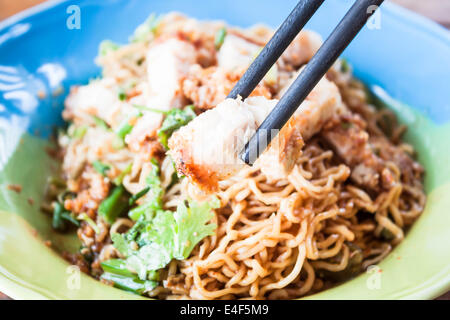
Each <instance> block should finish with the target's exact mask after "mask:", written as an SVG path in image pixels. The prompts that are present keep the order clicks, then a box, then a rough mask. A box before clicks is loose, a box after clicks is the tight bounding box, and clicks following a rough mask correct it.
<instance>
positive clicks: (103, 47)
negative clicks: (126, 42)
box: [98, 40, 120, 56]
mask: <svg viewBox="0 0 450 320" xmlns="http://www.w3.org/2000/svg"><path fill="white" fill-rule="evenodd" d="M119 48H120V45H118V44H117V43H114V42H112V41H111V40H103V41H102V42H100V46H99V48H98V53H99V55H100V56H106V55H107V54H108V53H110V52H112V51H116V50H117V49H119Z"/></svg>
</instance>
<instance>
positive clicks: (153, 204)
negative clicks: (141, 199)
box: [128, 159, 164, 221]
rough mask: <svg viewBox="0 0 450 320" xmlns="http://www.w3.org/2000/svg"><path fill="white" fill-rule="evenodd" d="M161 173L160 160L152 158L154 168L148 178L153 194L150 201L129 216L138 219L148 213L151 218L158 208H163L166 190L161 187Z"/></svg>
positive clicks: (149, 198) (132, 211)
mask: <svg viewBox="0 0 450 320" xmlns="http://www.w3.org/2000/svg"><path fill="white" fill-rule="evenodd" d="M159 173H160V169H159V165H158V162H157V161H156V160H155V159H152V170H151V171H150V173H149V174H148V176H147V178H146V182H147V185H148V187H149V188H150V190H149V191H150V192H151V195H150V196H149V197H148V201H146V202H145V203H144V204H142V205H140V206H138V207H136V208H134V209H133V210H131V211H130V212H129V213H128V216H129V217H130V218H131V219H132V220H134V221H137V220H138V219H139V218H140V217H141V216H142V215H146V216H147V217H148V219H150V217H153V215H154V213H155V212H156V211H157V210H161V209H162V197H163V194H164V190H163V188H162V187H161V179H160V177H159Z"/></svg>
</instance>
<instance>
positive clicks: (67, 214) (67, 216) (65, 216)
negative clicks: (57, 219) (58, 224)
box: [61, 211, 80, 227]
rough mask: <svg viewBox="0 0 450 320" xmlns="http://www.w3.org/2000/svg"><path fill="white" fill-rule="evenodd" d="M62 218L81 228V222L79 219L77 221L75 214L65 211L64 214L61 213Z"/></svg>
mask: <svg viewBox="0 0 450 320" xmlns="http://www.w3.org/2000/svg"><path fill="white" fill-rule="evenodd" d="M61 218H63V219H65V220H67V221H69V222H71V223H72V224H73V225H75V226H77V227H79V226H80V222H79V221H78V220H77V219H75V217H74V216H73V214H72V213H70V212H69V211H64V212H63V213H61Z"/></svg>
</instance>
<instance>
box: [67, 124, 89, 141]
mask: <svg viewBox="0 0 450 320" xmlns="http://www.w3.org/2000/svg"><path fill="white" fill-rule="evenodd" d="M86 132H87V126H79V127H76V128H75V129H74V130H73V131H72V134H71V135H70V137H71V138H74V139H81V138H83V137H84V135H85V134H86Z"/></svg>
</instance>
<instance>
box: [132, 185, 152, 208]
mask: <svg viewBox="0 0 450 320" xmlns="http://www.w3.org/2000/svg"><path fill="white" fill-rule="evenodd" d="M149 190H150V187H146V188H144V189H142V190H141V191H139V192H138V193H136V194H133V195H132V196H131V197H130V200H129V201H128V204H129V205H130V206H132V205H133V204H135V203H136V201H137V200H138V199H139V198H141V197H143V196H144V195H146V194H147V192H148V191H149Z"/></svg>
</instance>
